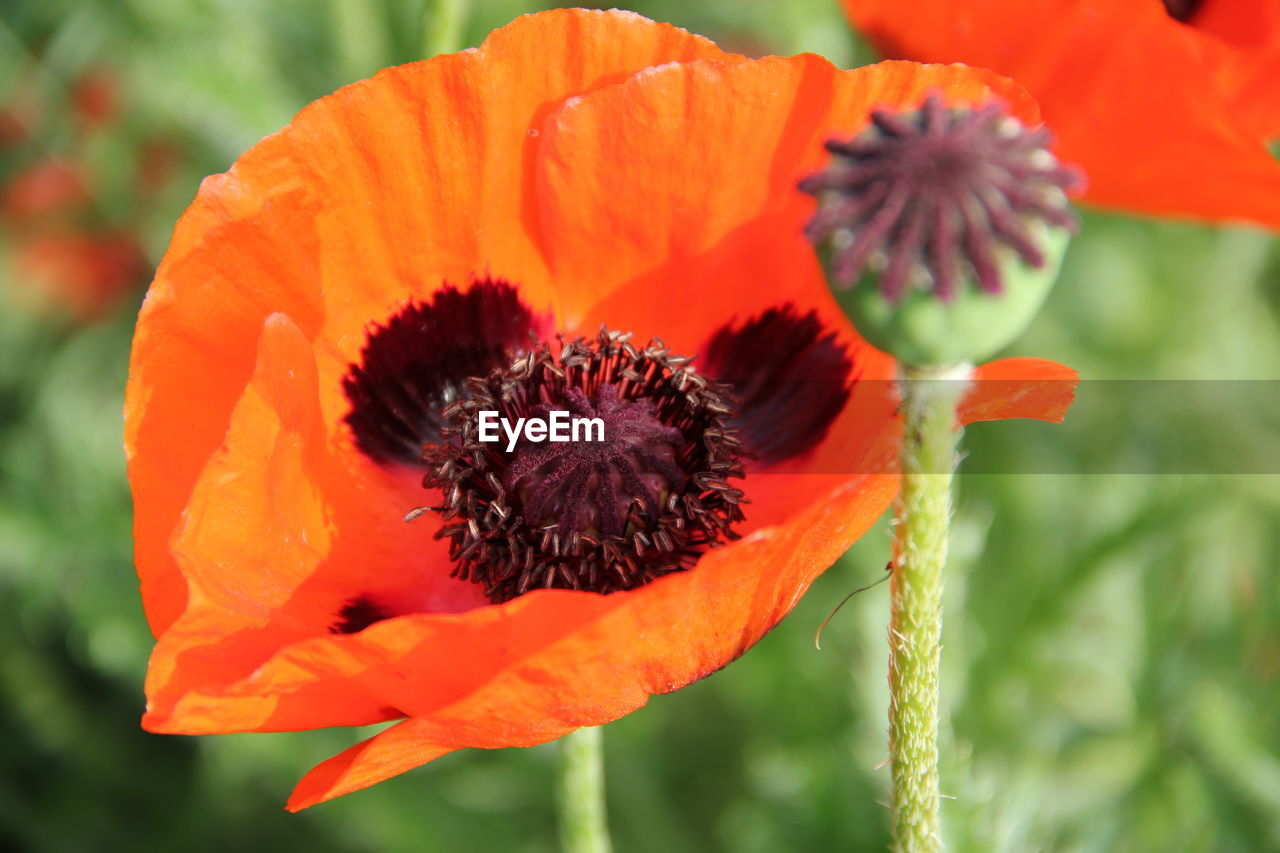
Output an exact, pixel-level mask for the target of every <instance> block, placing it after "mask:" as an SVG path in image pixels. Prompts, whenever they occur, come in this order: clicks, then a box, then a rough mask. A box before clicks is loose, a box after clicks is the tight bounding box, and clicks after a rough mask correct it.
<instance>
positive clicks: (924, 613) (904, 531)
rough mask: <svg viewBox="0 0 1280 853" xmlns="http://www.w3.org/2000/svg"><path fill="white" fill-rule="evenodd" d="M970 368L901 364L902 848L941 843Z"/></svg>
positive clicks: (896, 699) (898, 610)
mask: <svg viewBox="0 0 1280 853" xmlns="http://www.w3.org/2000/svg"><path fill="white" fill-rule="evenodd" d="M971 373H972V368H971V367H969V366H968V365H962V366H955V367H947V368H932V367H931V368H913V367H904V368H903V374H902V380H901V382H900V387H901V394H902V411H903V421H904V423H903V441H902V492H901V495H900V497H899V498H898V505H897V511H896V527H895V531H894V532H895V538H894V559H893V575H892V577H891V578H890V581H889V584H890V618H889V754H890V766H891V767H892V770H893V794H892V803H891V807H892V810H893V815H892V822H893V838H894V846H895V849H896V850H898V851H900V853H927V852H928V851H936V850H941V849H942V836H941V833H940V829H939V823H938V662H939V652H940V651H941V645H940V642H941V637H942V567H943V564H944V563H946V560H947V528H948V526H949V525H950V522H951V481H952V479H953V477H954V475H955V468H956V461H957V456H956V446H957V444H958V442H959V438H960V432H959V430H957V429H956V428H955V427H956V408H957V405H958V404H959V402H960V398H961V396H962V395H963V393H964V391H965V390H966V389H967V388H968V385H969V383H968V379H969V376H970V375H971Z"/></svg>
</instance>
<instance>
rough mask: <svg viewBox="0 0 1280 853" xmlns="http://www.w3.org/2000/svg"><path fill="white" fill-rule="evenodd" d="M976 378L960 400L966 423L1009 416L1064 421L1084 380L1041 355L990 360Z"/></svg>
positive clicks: (961, 418)
mask: <svg viewBox="0 0 1280 853" xmlns="http://www.w3.org/2000/svg"><path fill="white" fill-rule="evenodd" d="M973 378H974V382H973V388H972V389H971V390H970V391H969V393H968V394H967V395H966V396H965V399H964V401H963V402H962V403H961V404H960V422H961V423H964V424H972V423H977V422H978V421H991V420H1005V419H1008V418H1034V419H1036V420H1041V421H1051V422H1053V423H1062V421H1063V419H1064V418H1065V417H1066V416H1067V409H1068V408H1070V406H1071V401H1072V400H1073V399H1075V393H1076V385H1077V384H1079V381H1080V375H1079V374H1078V373H1076V371H1074V370H1072V369H1071V368H1069V367H1065V366H1063V365H1061V364H1058V363H1057V362H1055V361H1046V360H1044V359H1040V358H1004V359H1000V360H999V361H992V362H988V363H987V364H984V365H981V366H979V367H978V368H977V370H975V371H974V377H973Z"/></svg>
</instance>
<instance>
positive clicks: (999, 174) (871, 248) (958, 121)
mask: <svg viewBox="0 0 1280 853" xmlns="http://www.w3.org/2000/svg"><path fill="white" fill-rule="evenodd" d="M871 120H872V124H871V127H869V128H868V129H867V130H866V131H865V132H864V133H862V134H860V135H859V136H857V137H855V138H854V139H852V140H849V141H840V140H831V141H829V142H827V144H826V148H827V150H828V151H829V152H831V154H832V155H833V157H832V161H831V164H830V165H829V166H828V167H827V169H826V170H825V171H823V172H821V173H819V174H817V175H814V176H813V177H810V178H807V179H805V180H804V181H802V182H801V184H800V189H801V190H803V191H804V192H807V193H810V194H812V195H814V196H816V197H817V198H818V211H817V213H816V215H815V216H814V218H813V220H812V221H811V222H810V224H809V227H808V231H807V233H808V236H809V238H810V239H811V240H813V241H814V242H815V243H820V244H823V245H825V246H827V247H828V249H829V251H830V252H831V262H830V267H831V270H830V272H831V276H832V280H833V283H834V284H835V285H836V286H837V287H842V288H848V287H852V286H854V285H855V284H856V283H857V282H858V279H859V277H860V276H861V275H862V274H863V271H864V270H866V269H868V268H869V269H871V270H873V271H875V272H877V273H878V274H879V287H880V291H881V292H882V293H883V294H884V295H885V297H886V298H888V299H890V300H897V299H899V298H901V296H902V295H903V293H905V292H906V291H907V290H908V289H909V288H913V287H919V288H921V289H924V290H930V291H932V293H933V294H934V295H935V296H937V297H938V298H940V299H942V300H944V301H946V300H950V299H951V298H952V297H953V296H954V295H955V293H956V288H957V287H958V286H959V282H960V281H961V277H962V276H964V275H966V274H968V273H971V274H972V278H973V279H974V280H976V282H977V284H978V286H979V287H980V288H981V289H982V290H984V291H986V292H988V293H999V292H1000V291H1001V290H1002V287H1003V283H1002V276H1001V269H1000V267H1001V264H1000V258H999V256H998V252H999V251H1000V250H1001V249H1002V248H1007V249H1009V250H1012V251H1013V252H1014V253H1016V254H1017V255H1018V256H1019V257H1021V259H1022V261H1023V262H1025V263H1026V264H1028V265H1030V266H1032V267H1035V268H1040V267H1042V266H1043V265H1044V263H1045V256H1044V253H1043V252H1042V251H1041V247H1040V246H1038V245H1037V243H1036V240H1035V239H1034V237H1033V234H1034V230H1033V229H1032V228H1031V227H1030V226H1031V225H1032V224H1033V223H1034V222H1035V221H1036V220H1039V221H1041V222H1044V223H1047V224H1049V225H1056V226H1061V227H1063V228H1069V229H1070V228H1074V227H1075V220H1074V218H1073V217H1072V215H1071V212H1070V210H1069V209H1068V206H1067V197H1066V194H1065V192H1064V190H1067V189H1072V188H1074V187H1075V186H1076V185H1077V184H1078V183H1079V181H1080V176H1079V174H1078V173H1077V172H1076V171H1075V170H1073V169H1070V168H1066V167H1063V166H1061V165H1059V164H1058V162H1057V160H1056V159H1055V158H1054V157H1053V155H1052V154H1050V153H1049V151H1048V150H1047V146H1048V144H1049V142H1050V135H1049V132H1048V131H1047V130H1045V129H1043V128H1040V129H1037V130H1030V129H1028V128H1027V127H1025V126H1024V125H1023V124H1022V123H1021V122H1019V121H1018V120H1017V119H1015V118H1013V117H1011V116H1008V115H1006V114H1005V112H1004V110H1003V108H1001V107H1000V106H998V105H989V106H986V107H982V108H980V109H976V110H968V109H950V108H948V107H946V106H944V105H943V103H942V101H941V99H940V98H938V97H937V96H930V97H929V98H927V99H926V100H925V102H924V104H923V105H922V106H921V107H920V109H919V110H917V111H914V112H911V113H904V114H895V113H891V112H888V111H885V110H877V111H875V112H873V113H872V114H871Z"/></svg>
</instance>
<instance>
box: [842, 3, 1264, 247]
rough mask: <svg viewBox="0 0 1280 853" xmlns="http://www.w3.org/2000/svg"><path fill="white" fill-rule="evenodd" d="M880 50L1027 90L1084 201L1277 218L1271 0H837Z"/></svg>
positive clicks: (1220, 215)
mask: <svg viewBox="0 0 1280 853" xmlns="http://www.w3.org/2000/svg"><path fill="white" fill-rule="evenodd" d="M842 2H843V3H844V7H845V10H846V11H847V13H848V15H849V17H850V19H851V20H852V21H853V23H854V25H855V26H856V27H857V28H858V30H859V31H860V32H862V33H864V34H866V35H867V37H868V38H870V39H871V41H872V42H873V43H874V44H875V45H876V46H877V48H878V49H879V50H880V51H881V52H882V53H883V54H884V55H885V56H889V57H893V58H900V59H913V60H918V61H921V62H966V63H968V64H970V65H976V66H982V67H985V68H990V69H992V70H994V71H997V72H999V73H1001V74H1005V75H1008V76H1010V77H1012V78H1014V79H1015V80H1017V81H1018V82H1019V83H1021V84H1022V85H1023V86H1025V87H1027V89H1028V90H1029V91H1030V92H1031V94H1032V95H1034V96H1035V98H1036V100H1037V101H1039V103H1040V107H1041V109H1042V110H1043V112H1044V118H1045V121H1046V122H1047V123H1048V125H1049V126H1050V127H1052V128H1053V131H1054V134H1055V135H1056V136H1057V139H1058V150H1059V153H1060V154H1061V155H1062V157H1063V159H1064V160H1067V161H1070V162H1074V163H1078V164H1080V165H1081V166H1082V167H1083V168H1084V170H1085V172H1086V173H1087V174H1088V176H1089V186H1088V190H1087V192H1086V193H1085V196H1084V198H1085V200H1087V201H1091V202H1093V203H1095V204H1099V205H1102V206H1107V207H1117V208H1123V209H1128V210H1135V211H1140V212H1143V213H1149V214H1174V215H1186V216H1192V217H1198V218H1207V219H1247V220H1252V221H1254V222H1258V223H1261V224H1263V225H1266V226H1269V227H1271V228H1277V227H1280V163H1277V162H1276V159H1275V158H1274V157H1273V156H1272V155H1271V153H1270V151H1269V150H1268V149H1267V144H1266V143H1267V141H1268V140H1274V139H1275V138H1276V137H1277V136H1278V135H1280V6H1277V4H1275V3H1274V2H1271V0H1164V3H1163V5H1162V4H1161V3H1160V2H1157V0H1022V2H1017V3H1010V2H1005V0H962V2H958V3H957V2H949V0H919V2H914V3H902V2H894V0H842Z"/></svg>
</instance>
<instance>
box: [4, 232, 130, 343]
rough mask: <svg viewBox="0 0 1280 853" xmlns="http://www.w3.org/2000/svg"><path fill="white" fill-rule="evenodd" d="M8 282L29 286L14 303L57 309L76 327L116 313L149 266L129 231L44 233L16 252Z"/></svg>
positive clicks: (27, 239)
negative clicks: (14, 280) (111, 310)
mask: <svg viewBox="0 0 1280 853" xmlns="http://www.w3.org/2000/svg"><path fill="white" fill-rule="evenodd" d="M11 265H12V268H11V271H10V278H11V279H17V280H20V281H22V282H24V284H30V285H33V288H31V289H24V291H23V292H22V293H16V294H14V297H15V299H16V300H17V301H20V302H22V301H25V302H35V303H42V304H44V305H55V306H57V307H59V308H60V309H61V310H63V311H64V312H66V313H67V314H68V315H70V316H71V317H72V318H74V319H75V320H77V321H80V322H88V321H91V320H94V319H96V318H98V317H100V316H102V315H103V314H104V313H106V312H107V311H109V310H110V309H111V308H112V307H114V306H115V305H116V304H117V303H118V302H119V301H120V300H121V299H122V298H123V297H124V296H125V295H126V294H128V293H129V292H130V291H131V290H132V289H133V288H134V287H135V286H136V285H137V283H138V281H139V279H141V278H142V277H143V276H144V275H145V274H146V271H147V260H146V258H145V257H144V256H143V254H142V250H141V249H140V248H139V246H138V244H137V241H136V240H135V239H134V237H133V235H132V234H130V233H129V232H127V231H119V230H109V231H96V232H91V231H76V230H72V229H45V230H42V231H39V232H36V233H33V234H29V235H26V236H25V237H24V238H23V239H21V240H20V241H19V242H18V243H17V246H16V247H15V249H14V252H13V257H12V258H11Z"/></svg>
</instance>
